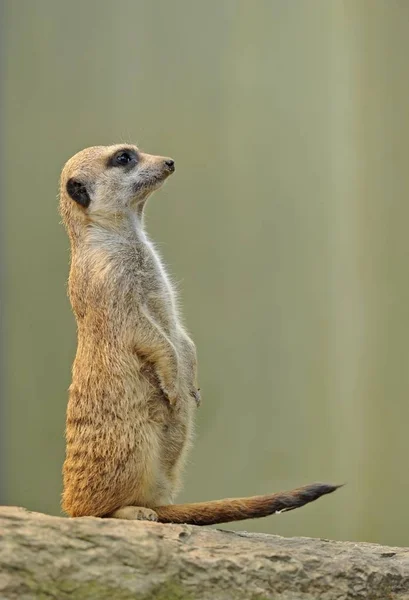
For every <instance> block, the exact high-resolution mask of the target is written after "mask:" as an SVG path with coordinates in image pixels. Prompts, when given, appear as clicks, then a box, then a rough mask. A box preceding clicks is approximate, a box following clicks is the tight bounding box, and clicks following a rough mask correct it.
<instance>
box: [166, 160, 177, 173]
mask: <svg viewBox="0 0 409 600" xmlns="http://www.w3.org/2000/svg"><path fill="white" fill-rule="evenodd" d="M165 165H166V166H167V168H168V169H169V171H170V172H171V173H173V171H174V170H175V161H174V160H173V158H168V159H166V160H165Z"/></svg>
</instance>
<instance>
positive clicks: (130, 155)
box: [108, 148, 138, 169]
mask: <svg viewBox="0 0 409 600" xmlns="http://www.w3.org/2000/svg"><path fill="white" fill-rule="evenodd" d="M137 162H138V155H137V153H136V152H135V150H132V149H130V148H123V149H122V150H118V151H117V152H115V154H113V155H112V156H111V157H110V158H109V161H108V166H109V167H123V168H127V169H129V168H132V167H134V166H135V165H136V164H137Z"/></svg>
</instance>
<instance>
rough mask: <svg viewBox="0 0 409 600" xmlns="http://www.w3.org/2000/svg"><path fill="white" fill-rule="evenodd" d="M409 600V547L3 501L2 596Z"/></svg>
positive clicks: (25, 599)
mask: <svg viewBox="0 0 409 600" xmlns="http://www.w3.org/2000/svg"><path fill="white" fill-rule="evenodd" d="M34 598H35V599H37V598H40V599H42V600H43V599H44V600H48V599H54V600H65V599H67V600H68V599H70V600H77V599H78V600H105V599H106V600H108V599H109V600H131V599H132V600H230V599H231V600H317V599H320V600H333V599H337V600H347V599H348V600H349V599H360V600H361V599H362V600H364V599H365V600H378V599H379V600H395V599H402V600H403V599H405V600H409V549H408V548H389V547H383V546H378V545H375V544H365V543H362V544H356V543H351V542H331V541H327V540H319V539H309V538H289V539H287V538H282V537H279V536H274V535H263V534H251V533H244V532H243V533H236V532H234V533H233V532H229V531H218V530H214V529H204V528H199V527H193V526H188V525H162V524H158V523H150V522H137V521H134V522H132V521H118V520H113V519H94V518H81V519H65V518H62V517H50V516H47V515H43V514H39V513H32V512H28V511H26V510H24V509H20V508H14V507H0V599H1V600H31V599H34Z"/></svg>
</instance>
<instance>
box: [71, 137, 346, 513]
mask: <svg viewBox="0 0 409 600" xmlns="http://www.w3.org/2000/svg"><path fill="white" fill-rule="evenodd" d="M174 170H175V163H174V161H173V160H172V159H171V158H166V157H162V156H152V155H149V154H145V153H142V152H141V151H140V150H139V149H138V148H137V147H136V146H133V145H129V144H121V145H115V146H95V147H92V148H87V149H85V150H82V151H81V152H79V153H78V154H76V155H75V156H74V157H72V158H71V159H70V160H69V161H68V162H67V163H66V165H65V167H64V169H63V171H62V175H61V191H60V210H61V215H62V218H63V222H64V225H65V227H66V229H67V231H68V235H69V238H70V242H71V269H70V276H69V297H70V301H71V304H72V308H73V311H74V314H75V317H76V320H77V328H78V347H77V353H76V357H75V361H74V364H73V369H72V384H71V386H70V390H69V401H68V407H67V420H66V459H65V462H64V468H63V474H64V492H63V502H62V506H63V509H64V511H65V512H66V513H68V514H69V515H70V516H72V517H78V516H86V515H89V516H96V517H115V518H122V519H149V520H159V521H161V522H174V523H194V524H199V525H209V524H216V523H222V522H227V521H234V520H240V519H247V518H254V517H261V516H266V515H269V514H273V513H275V512H278V511H283V510H291V509H294V508H297V507H299V506H303V505H304V504H306V503H308V502H311V501H313V500H316V499H317V498H319V497H320V496H322V495H323V494H328V493H330V492H332V491H334V490H335V489H336V487H337V486H332V485H327V484H312V485H308V486H305V487H302V488H299V489H296V490H292V491H290V492H282V493H278V494H272V495H267V496H256V497H252V498H241V499H231V500H220V501H211V502H203V503H197V504H182V505H174V504H172V503H173V501H174V499H175V496H176V494H177V492H178V490H179V489H180V484H181V473H182V470H183V466H184V463H185V459H186V453H187V451H188V449H189V446H190V444H191V438H192V429H193V418H194V413H195V410H196V406H197V404H198V403H199V399H200V398H199V391H198V386H197V361H196V350H195V345H194V343H193V342H192V340H191V339H190V337H189V335H188V334H187V332H186V330H185V329H184V327H183V325H182V323H181V319H180V315H179V311H178V307H177V301H176V296H175V291H174V289H173V286H172V284H171V282H170V280H169V278H168V276H167V274H166V271H165V268H164V266H163V264H162V262H161V260H160V258H159V256H158V254H157V252H156V250H155V249H154V247H153V245H152V243H151V242H150V240H149V239H148V237H147V235H146V233H145V230H144V223H143V212H144V207H145V203H146V201H147V199H148V197H149V196H150V194H152V192H154V191H155V190H157V189H158V188H159V187H160V186H161V185H162V184H163V182H164V181H165V180H166V179H167V177H168V176H169V175H170V174H171V173H173V172H174Z"/></svg>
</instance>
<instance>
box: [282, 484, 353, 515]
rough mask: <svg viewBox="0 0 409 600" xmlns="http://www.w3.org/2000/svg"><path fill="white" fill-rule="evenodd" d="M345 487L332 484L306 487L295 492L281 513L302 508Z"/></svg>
mask: <svg viewBox="0 0 409 600" xmlns="http://www.w3.org/2000/svg"><path fill="white" fill-rule="evenodd" d="M343 485H345V484H343V483H341V484H340V485H332V484H330V483H311V484H309V485H305V486H304V487H301V488H298V489H297V490H294V493H293V494H291V496H290V497H289V498H288V501H287V502H285V505H284V506H283V508H282V509H279V512H287V511H289V510H294V509H295V508H300V507H301V506H304V505H305V504H308V503H309V502H314V500H318V498H321V496H325V494H332V492H335V491H336V490H337V489H338V488H340V487H342V486H343Z"/></svg>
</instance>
